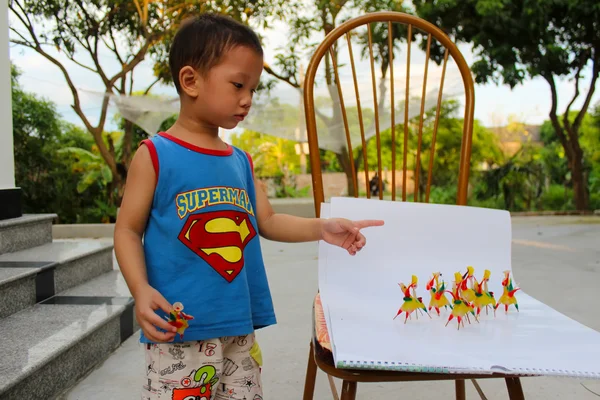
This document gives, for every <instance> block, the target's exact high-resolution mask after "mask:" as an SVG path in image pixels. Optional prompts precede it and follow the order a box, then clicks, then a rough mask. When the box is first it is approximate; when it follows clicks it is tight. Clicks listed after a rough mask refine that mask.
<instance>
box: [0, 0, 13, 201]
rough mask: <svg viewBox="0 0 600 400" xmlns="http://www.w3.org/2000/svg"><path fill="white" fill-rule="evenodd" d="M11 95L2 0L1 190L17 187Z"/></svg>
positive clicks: (5, 9) (0, 45)
mask: <svg viewBox="0 0 600 400" xmlns="http://www.w3.org/2000/svg"><path fill="white" fill-rule="evenodd" d="M11 93H12V91H11V82H10V55H9V48H8V2H7V1H6V0H5V1H1V0H0V96H1V99H0V121H2V126H1V127H0V190H2V189H12V188H14V187H15V157H14V152H13V126H12V98H11Z"/></svg>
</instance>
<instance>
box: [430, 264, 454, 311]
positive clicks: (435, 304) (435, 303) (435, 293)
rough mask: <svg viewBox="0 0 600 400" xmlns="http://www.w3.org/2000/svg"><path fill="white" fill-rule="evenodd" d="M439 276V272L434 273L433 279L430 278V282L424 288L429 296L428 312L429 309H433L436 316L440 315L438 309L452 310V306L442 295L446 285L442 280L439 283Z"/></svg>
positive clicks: (444, 295)
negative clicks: (448, 308)
mask: <svg viewBox="0 0 600 400" xmlns="http://www.w3.org/2000/svg"><path fill="white" fill-rule="evenodd" d="M441 275H442V274H441V273H439V272H434V273H433V278H431V280H430V281H429V282H428V283H427V287H426V289H427V290H429V294H430V295H431V299H430V300H429V311H431V309H432V308H434V309H435V311H436V312H437V314H438V315H440V308H442V307H444V308H446V307H450V308H452V305H451V304H450V302H449V301H448V299H447V298H446V294H445V293H444V292H445V289H446V284H445V282H444V281H443V280H442V283H440V282H439V277H440V276H441Z"/></svg>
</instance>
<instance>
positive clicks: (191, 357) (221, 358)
mask: <svg viewBox="0 0 600 400" xmlns="http://www.w3.org/2000/svg"><path fill="white" fill-rule="evenodd" d="M144 351H145V355H146V378H145V381H144V385H143V388H142V400H167V399H168V400H238V399H239V400H242V399H246V400H262V398H263V397H262V382H261V377H260V365H259V363H262V361H261V358H260V350H259V348H258V344H257V343H256V341H255V336H254V334H251V335H246V336H232V337H223V338H218V339H212V340H203V341H195V342H184V343H160V344H144Z"/></svg>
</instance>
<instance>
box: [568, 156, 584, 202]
mask: <svg viewBox="0 0 600 400" xmlns="http://www.w3.org/2000/svg"><path fill="white" fill-rule="evenodd" d="M577 147H579V145H578V146H577ZM577 150H579V151H577ZM574 153H575V157H574V159H573V161H572V163H571V162H570V163H569V169H570V170H571V179H572V180H573V196H574V199H575V208H576V209H577V210H580V211H583V210H587V209H588V207H589V201H588V191H587V179H586V176H585V173H584V170H583V151H582V150H581V149H575V151H574Z"/></svg>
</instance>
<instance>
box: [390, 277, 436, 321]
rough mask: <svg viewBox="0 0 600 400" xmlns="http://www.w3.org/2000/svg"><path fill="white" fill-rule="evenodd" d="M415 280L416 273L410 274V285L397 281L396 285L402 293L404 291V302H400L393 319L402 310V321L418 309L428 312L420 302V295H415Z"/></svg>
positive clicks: (416, 279)
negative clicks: (403, 314) (403, 316)
mask: <svg viewBox="0 0 600 400" xmlns="http://www.w3.org/2000/svg"><path fill="white" fill-rule="evenodd" d="M417 281H418V278H417V276H416V275H413V276H412V281H411V283H410V285H408V287H407V286H405V285H404V284H403V283H399V284H398V285H399V286H400V290H402V293H404V303H402V306H401V307H400V309H399V310H398V313H397V314H396V316H395V317H394V319H396V318H397V317H398V315H400V314H402V312H404V313H406V318H404V323H406V321H407V320H408V318H409V317H410V315H411V314H412V313H413V312H415V311H417V310H419V311H421V310H424V311H425V312H426V313H427V315H429V313H428V312H427V308H426V307H425V304H423V302H422V298H421V297H417V293H416V291H415V288H416V287H417ZM411 289H412V294H411ZM418 318H419V317H418V315H417V319H418ZM429 318H431V315H429Z"/></svg>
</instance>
